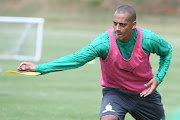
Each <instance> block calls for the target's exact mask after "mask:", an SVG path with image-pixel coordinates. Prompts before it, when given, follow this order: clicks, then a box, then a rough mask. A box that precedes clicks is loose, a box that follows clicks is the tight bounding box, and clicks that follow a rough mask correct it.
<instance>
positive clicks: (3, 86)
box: [0, 17, 180, 120]
mask: <svg viewBox="0 0 180 120" xmlns="http://www.w3.org/2000/svg"><path fill="white" fill-rule="evenodd" d="M154 19H156V17H155V18H154ZM154 19H152V20H154ZM143 20H144V19H143ZM143 20H140V21H141V22H143V23H142V24H138V25H139V26H143V27H145V28H149V29H152V30H153V31H155V32H156V33H158V34H160V35H161V36H162V37H163V38H165V39H167V41H169V42H170V43H171V44H172V46H173V59H172V64H171V66H170V69H169V72H168V74H167V76H166V77H165V79H164V82H163V83H162V84H161V85H160V86H159V87H158V91H159V92H160V93H161V95H162V102H163V104H164V108H165V112H166V116H170V115H171V114H173V113H174V112H175V111H176V109H178V107H180V104H179V100H180V96H179V93H178V92H179V90H180V87H179V84H180V81H179V75H178V74H179V73H180V62H179V59H178V58H179V57H180V54H179V53H178V51H180V42H179V37H180V35H179V34H177V33H178V30H177V29H173V28H176V27H175V26H176V25H173V26H170V27H169V28H170V29H168V26H166V25H165V24H162V25H159V24H150V26H148V23H149V22H150V23H155V22H152V21H147V22H145V21H143ZM172 21H174V19H172ZM167 23H168V21H167ZM61 24H62V25H63V23H61ZM79 24H80V23H79ZM82 24H83V23H82ZM84 24H85V22H84ZM85 25H86V24H85ZM98 25H99V26H100V27H101V26H103V28H104V24H98ZM65 26H66V25H65ZM67 26H68V25H67ZM108 27H109V26H108ZM108 27H107V29H108ZM76 28H78V27H76ZM80 28H81V29H80V30H78V29H77V30H75V29H74V28H72V29H69V30H68V29H67V28H66V29H63V28H58V29H57V28H56V29H53V28H50V27H47V28H45V31H44V42H43V55H42V60H41V61H40V62H37V63H36V64H41V63H45V62H48V61H52V60H56V59H58V58H60V57H62V56H64V55H68V54H72V53H75V52H77V51H78V50H80V49H81V48H82V47H84V46H85V45H87V44H89V43H91V41H92V40H93V39H94V38H95V37H96V36H97V35H98V34H100V33H101V32H103V31H105V30H106V29H102V28H101V29H99V28H97V29H96V28H95V27H94V30H92V29H89V30H86V26H80ZM90 28H93V27H92V26H91V27H90ZM83 29H84V30H83ZM163 30H164V31H165V32H162V31H163ZM21 62H22V61H14V60H0V71H1V72H0V119H1V120H98V119H99V110H100V104H101V98H102V94H101V89H102V88H101V86H100V84H99V80H100V78H101V71H100V64H99V59H98V58H97V59H95V63H94V64H86V65H84V66H83V67H81V68H78V69H76V70H67V71H62V72H55V73H50V74H47V75H42V76H23V75H8V74H5V71H6V70H16V68H17V67H18V65H19V64H20V63H21ZM151 63H152V66H153V72H154V73H157V68H158V58H157V57H156V55H152V56H151ZM131 119H132V117H131V116H130V115H127V116H126V120H131Z"/></svg>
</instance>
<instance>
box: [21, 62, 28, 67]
mask: <svg viewBox="0 0 180 120" xmlns="http://www.w3.org/2000/svg"><path fill="white" fill-rule="evenodd" d="M28 64H29V62H22V63H21V64H20V67H21V66H22V65H28Z"/></svg>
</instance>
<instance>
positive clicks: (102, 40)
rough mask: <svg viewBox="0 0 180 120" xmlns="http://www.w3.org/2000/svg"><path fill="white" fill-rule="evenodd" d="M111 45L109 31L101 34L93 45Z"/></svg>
mask: <svg viewBox="0 0 180 120" xmlns="http://www.w3.org/2000/svg"><path fill="white" fill-rule="evenodd" d="M108 43H109V36H108V31H105V32H104V33H101V34H99V35H98V36H97V37H96V38H95V39H94V40H93V41H92V43H91V44H93V45H95V46H97V45H103V44H108Z"/></svg>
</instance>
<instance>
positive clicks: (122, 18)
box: [114, 12, 130, 23]
mask: <svg viewBox="0 0 180 120" xmlns="http://www.w3.org/2000/svg"><path fill="white" fill-rule="evenodd" d="M114 21H115V22H118V23H127V22H130V14H129V13H128V12H125V13H123V14H120V13H118V12H115V13H114Z"/></svg>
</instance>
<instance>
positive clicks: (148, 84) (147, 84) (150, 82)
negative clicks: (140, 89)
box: [144, 81, 153, 87]
mask: <svg viewBox="0 0 180 120" xmlns="http://www.w3.org/2000/svg"><path fill="white" fill-rule="evenodd" d="M152 83H153V82H152V81H149V82H148V83H146V84H144V86H146V87H148V86H150V85H152Z"/></svg>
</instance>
